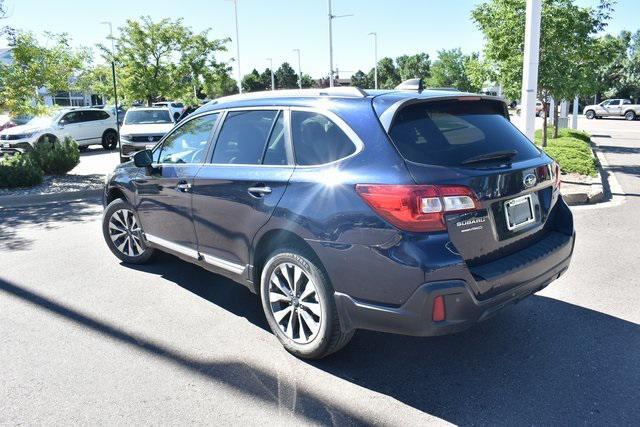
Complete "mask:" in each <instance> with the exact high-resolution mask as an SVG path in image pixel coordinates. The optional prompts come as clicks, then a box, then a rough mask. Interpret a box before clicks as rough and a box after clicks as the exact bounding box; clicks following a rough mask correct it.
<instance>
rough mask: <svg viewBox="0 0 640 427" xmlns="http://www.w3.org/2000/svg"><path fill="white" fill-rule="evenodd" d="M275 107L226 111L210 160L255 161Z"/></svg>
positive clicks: (260, 158)
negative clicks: (270, 108) (272, 109)
mask: <svg viewBox="0 0 640 427" xmlns="http://www.w3.org/2000/svg"><path fill="white" fill-rule="evenodd" d="M277 113H278V112H277V111H266V110H258V111H233V112H230V113H228V114H227V118H226V119H225V121H224V124H223V125H222V130H221V131H220V136H219V137H218V141H217V142H216V148H215V151H214V152H213V160H212V162H213V163H222V164H237V165H258V164H260V163H261V162H262V155H263V153H264V148H265V145H266V143H267V138H268V137H269V132H270V131H271V128H272V126H273V122H274V120H275V118H276V114H277Z"/></svg>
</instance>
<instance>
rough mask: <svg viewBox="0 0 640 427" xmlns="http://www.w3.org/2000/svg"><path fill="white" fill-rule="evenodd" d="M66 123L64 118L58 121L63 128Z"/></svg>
mask: <svg viewBox="0 0 640 427" xmlns="http://www.w3.org/2000/svg"><path fill="white" fill-rule="evenodd" d="M65 123H66V122H65V121H64V120H60V121H59V122H58V126H60V127H61V128H63V127H64V124H65Z"/></svg>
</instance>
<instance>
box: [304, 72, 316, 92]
mask: <svg viewBox="0 0 640 427" xmlns="http://www.w3.org/2000/svg"><path fill="white" fill-rule="evenodd" d="M310 87H316V81H315V80H313V78H312V77H311V76H310V75H309V74H305V73H302V88H303V89H306V88H310Z"/></svg>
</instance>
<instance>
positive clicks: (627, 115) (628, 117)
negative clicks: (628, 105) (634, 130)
mask: <svg viewBox="0 0 640 427" xmlns="http://www.w3.org/2000/svg"><path fill="white" fill-rule="evenodd" d="M624 118H625V120H629V121H631V120H635V119H636V113H635V112H633V111H627V112H626V113H624Z"/></svg>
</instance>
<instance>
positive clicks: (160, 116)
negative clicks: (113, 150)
mask: <svg viewBox="0 0 640 427" xmlns="http://www.w3.org/2000/svg"><path fill="white" fill-rule="evenodd" d="M174 124H175V120H174V119H173V117H172V115H171V111H170V110H169V109H168V108H161V107H133V108H130V109H129V110H127V114H125V116H124V121H123V122H122V127H121V128H120V149H121V150H122V157H131V156H132V155H133V154H135V153H136V152H138V151H141V150H144V149H147V148H148V149H151V148H153V147H154V146H155V145H156V144H157V143H158V141H160V139H162V137H163V136H165V134H166V133H167V132H169V131H170V130H171V129H172V128H173V126H174Z"/></svg>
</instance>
